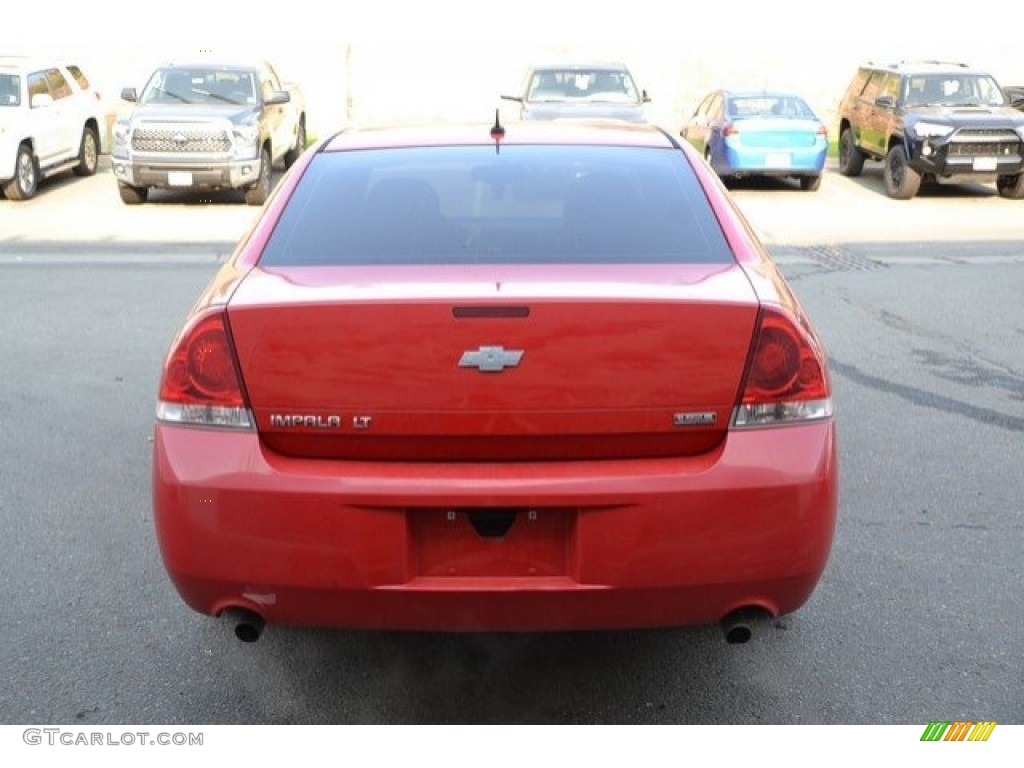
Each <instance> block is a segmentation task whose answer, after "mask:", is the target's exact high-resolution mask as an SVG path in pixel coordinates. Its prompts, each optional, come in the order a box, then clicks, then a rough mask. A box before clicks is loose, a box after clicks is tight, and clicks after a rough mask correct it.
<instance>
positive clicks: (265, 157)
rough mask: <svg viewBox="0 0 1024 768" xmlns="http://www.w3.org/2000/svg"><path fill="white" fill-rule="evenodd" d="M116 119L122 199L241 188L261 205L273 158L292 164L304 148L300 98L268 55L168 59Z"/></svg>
mask: <svg viewBox="0 0 1024 768" xmlns="http://www.w3.org/2000/svg"><path fill="white" fill-rule="evenodd" d="M121 99H122V100H123V101H125V102H128V103H129V104H131V105H134V106H133V107H132V108H130V109H129V110H128V111H127V113H126V114H123V116H122V117H121V118H120V119H119V120H118V121H117V122H116V123H115V124H114V129H113V147H112V150H111V165H112V168H113V172H114V177H115V178H116V179H117V187H118V191H119V192H120V195H121V200H123V201H124V202H125V203H127V204H129V205H133V204H138V203H143V202H145V201H146V199H147V197H148V194H149V190H150V189H151V188H153V187H157V188H165V189H166V188H175V189H195V190H200V189H239V190H242V191H243V192H244V195H245V202H246V203H248V204H249V205H262V204H263V203H264V202H265V201H266V199H267V197H268V196H269V195H270V190H271V171H272V169H273V167H274V166H275V165H283V166H284V167H286V168H287V167H290V166H291V164H292V163H294V162H295V160H296V159H297V158H298V157H299V155H300V154H302V152H303V150H304V149H305V148H306V102H305V98H304V97H303V94H302V91H301V89H300V88H299V86H297V85H295V84H283V83H282V82H281V80H280V78H279V77H278V75H277V72H276V71H275V69H274V67H273V66H271V65H270V64H269V63H267V62H257V63H245V62H243V63H238V62H210V61H196V62H183V63H177V62H175V63H168V64H165V65H163V66H160V67H158V68H157V69H156V71H155V72H153V74H152V75H151V76H150V78H149V81H148V82H147V83H146V86H145V87H144V88H143V89H142V93H141V94H138V93H137V92H136V90H135V89H134V88H125V89H123V90H122V91H121Z"/></svg>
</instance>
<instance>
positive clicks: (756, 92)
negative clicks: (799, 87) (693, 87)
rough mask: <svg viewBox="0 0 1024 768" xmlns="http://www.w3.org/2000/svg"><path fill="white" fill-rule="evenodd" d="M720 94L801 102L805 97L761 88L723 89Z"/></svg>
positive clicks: (784, 91)
mask: <svg viewBox="0 0 1024 768" xmlns="http://www.w3.org/2000/svg"><path fill="white" fill-rule="evenodd" d="M718 93H721V94H723V95H724V96H728V97H737V96H739V97H751V98H756V97H759V96H768V97H773V98H782V97H785V98H789V99H800V100H803V96H801V95H800V94H799V93H797V92H796V91H786V90H776V89H772V88H761V89H755V88H735V89H733V88H721V89H719V91H718Z"/></svg>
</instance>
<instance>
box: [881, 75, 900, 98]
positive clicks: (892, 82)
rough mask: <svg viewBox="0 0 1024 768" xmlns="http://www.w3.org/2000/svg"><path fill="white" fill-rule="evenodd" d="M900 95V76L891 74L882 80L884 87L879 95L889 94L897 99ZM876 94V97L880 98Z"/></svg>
mask: <svg viewBox="0 0 1024 768" xmlns="http://www.w3.org/2000/svg"><path fill="white" fill-rule="evenodd" d="M899 95H900V76H899V75H895V74H889V75H887V76H886V77H885V79H884V80H882V88H881V90H880V91H879V93H878V96H888V97H890V98H891V99H892V100H893V101H895V100H896V99H897V98H898V97H899ZM878 96H876V98H878Z"/></svg>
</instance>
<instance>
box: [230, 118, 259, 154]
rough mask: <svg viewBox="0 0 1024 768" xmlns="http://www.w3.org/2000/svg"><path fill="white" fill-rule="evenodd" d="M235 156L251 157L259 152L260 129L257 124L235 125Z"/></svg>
mask: <svg viewBox="0 0 1024 768" xmlns="http://www.w3.org/2000/svg"><path fill="white" fill-rule="evenodd" d="M234 134H235V157H238V158H251V157H256V156H257V155H258V154H259V147H260V129H259V126H257V125H236V126H235V130H234Z"/></svg>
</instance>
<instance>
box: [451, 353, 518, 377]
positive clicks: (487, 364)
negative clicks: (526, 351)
mask: <svg viewBox="0 0 1024 768" xmlns="http://www.w3.org/2000/svg"><path fill="white" fill-rule="evenodd" d="M522 357H523V350H521V349H505V348H504V347H480V349H472V350H470V349H467V350H466V351H465V352H463V353H462V359H460V360H459V368H477V369H479V370H481V371H483V372H484V373H500V372H501V371H503V370H505V369H506V368H514V367H515V366H517V365H519V361H520V359H522Z"/></svg>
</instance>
